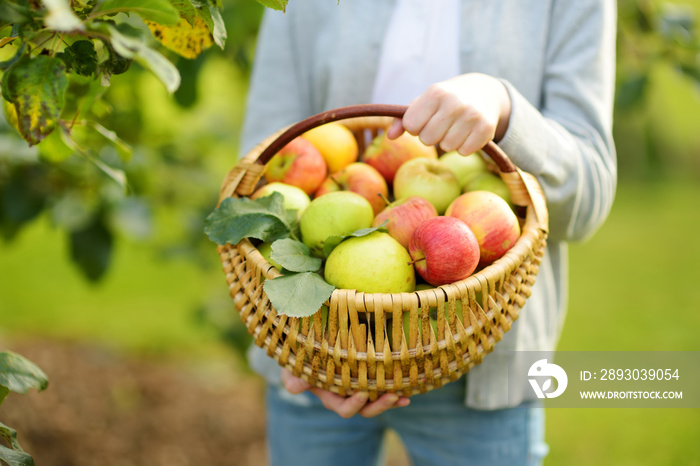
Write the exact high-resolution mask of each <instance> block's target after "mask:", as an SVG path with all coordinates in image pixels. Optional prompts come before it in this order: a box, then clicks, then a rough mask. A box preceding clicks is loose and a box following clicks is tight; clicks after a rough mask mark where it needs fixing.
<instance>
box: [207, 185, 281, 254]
mask: <svg viewBox="0 0 700 466" xmlns="http://www.w3.org/2000/svg"><path fill="white" fill-rule="evenodd" d="M283 201H284V197H283V196H282V195H281V194H280V193H273V194H272V195H271V196H265V197H262V198H260V199H256V200H251V199H248V198H234V197H230V198H228V199H224V201H223V202H222V203H221V205H220V206H219V207H217V208H216V209H214V211H213V212H212V213H211V214H209V216H208V217H207V218H206V219H205V220H204V232H205V233H206V234H207V236H208V237H209V239H210V240H212V241H213V242H215V243H216V244H226V243H230V244H237V243H239V242H240V241H241V240H242V239H243V238H255V239H259V240H261V241H265V242H272V241H275V240H277V239H282V238H288V237H289V236H290V232H291V231H293V225H290V223H289V221H288V216H287V213H286V211H285V209H284V204H283Z"/></svg>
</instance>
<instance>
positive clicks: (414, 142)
mask: <svg viewBox="0 0 700 466" xmlns="http://www.w3.org/2000/svg"><path fill="white" fill-rule="evenodd" d="M418 157H421V158H422V157H425V158H428V159H437V150H435V147H433V146H426V145H425V144H423V143H422V142H421V141H420V139H419V138H418V137H417V136H413V135H411V134H409V133H403V134H402V135H401V136H399V137H398V138H396V139H389V138H387V137H386V133H381V134H379V135H378V136H376V137H375V138H374V139H373V140H372V143H371V144H370V145H369V147H367V149H366V150H365V153H364V154H363V156H362V161H363V162H365V163H368V164H369V165H372V166H373V167H374V168H376V169H377V171H379V173H381V174H382V176H383V177H384V179H385V180H386V182H387V183H389V184H392V183H393V182H394V176H395V175H396V171H397V170H398V169H399V167H400V166H401V165H403V163H404V162H406V161H408V160H411V159H414V158H418Z"/></svg>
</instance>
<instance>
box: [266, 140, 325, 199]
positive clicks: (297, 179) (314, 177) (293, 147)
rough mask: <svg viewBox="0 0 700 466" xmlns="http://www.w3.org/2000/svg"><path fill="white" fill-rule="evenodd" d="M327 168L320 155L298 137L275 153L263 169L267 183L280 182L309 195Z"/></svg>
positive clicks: (314, 189)
mask: <svg viewBox="0 0 700 466" xmlns="http://www.w3.org/2000/svg"><path fill="white" fill-rule="evenodd" d="M326 174H327V167H326V162H325V161H324V160H323V156H322V155H321V153H320V152H319V151H318V149H316V148H315V147H314V145H313V144H311V143H310V142H309V141H307V140H306V139H304V138H303V137H301V136H299V137H296V138H294V139H293V140H292V141H291V142H290V143H289V144H287V145H286V146H284V147H283V148H282V149H280V151H279V152H277V153H276V154H275V155H274V156H273V157H272V159H270V161H269V162H268V163H267V166H266V167H265V179H266V180H267V181H268V183H272V182H274V181H281V182H282V183H286V184H291V185H292V186H297V187H299V188H301V189H302V190H303V191H304V192H305V193H306V194H308V195H311V194H313V192H314V191H316V189H317V188H318V187H319V186H320V185H321V183H323V180H324V179H325V178H326Z"/></svg>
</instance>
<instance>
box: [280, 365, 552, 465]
mask: <svg viewBox="0 0 700 466" xmlns="http://www.w3.org/2000/svg"><path fill="white" fill-rule="evenodd" d="M464 380H465V378H464V377H463V378H462V379H460V380H458V381H456V382H452V383H450V384H447V385H445V386H444V387H442V388H440V389H438V390H433V391H430V392H428V393H426V394H421V395H415V396H412V397H411V404H410V405H409V406H407V407H405V408H394V409H390V410H388V411H385V412H384V413H382V414H381V415H379V416H377V417H374V418H370V419H366V418H364V417H362V416H360V415H356V416H354V417H352V418H350V419H344V418H341V417H340V416H338V415H337V414H336V413H334V412H332V411H328V410H327V409H326V408H324V406H323V405H322V404H321V402H320V401H319V400H318V398H316V397H315V396H314V395H313V394H311V393H308V392H305V393H302V394H300V395H291V394H289V393H288V392H287V391H286V390H285V389H284V387H279V386H274V385H269V386H268V387H267V439H268V453H269V458H270V465H271V466H297V465H299V466H326V465H334V466H345V465H347V466H373V465H380V464H382V461H383V458H382V456H383V453H382V446H383V439H384V434H385V431H386V430H387V429H393V430H394V431H395V432H396V433H397V434H398V435H399V437H401V440H402V441H403V444H404V446H405V448H406V451H407V452H408V455H409V456H410V458H411V461H412V463H413V466H424V465H425V466H427V465H436V466H451V465H455V466H457V465H459V466H462V465H464V466H466V465H489V466H497V465H507V466H519V465H523V466H525V465H527V466H530V465H539V464H541V463H542V459H543V458H544V456H545V455H546V454H547V451H548V447H547V444H546V443H545V442H544V408H543V407H542V405H541V404H540V403H539V402H525V403H523V404H522V405H520V406H518V407H516V408H509V409H501V410H495V411H481V410H474V409H470V408H468V407H466V406H465V405H464V399H465V396H464V391H465V388H466V386H465V382H464Z"/></svg>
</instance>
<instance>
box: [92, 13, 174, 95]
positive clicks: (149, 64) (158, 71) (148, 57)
mask: <svg viewBox="0 0 700 466" xmlns="http://www.w3.org/2000/svg"><path fill="white" fill-rule="evenodd" d="M105 28H106V30H107V32H108V33H109V35H110V36H111V39H112V48H113V49H114V51H115V52H117V53H118V54H119V55H121V56H122V57H124V58H131V59H133V60H134V61H136V62H137V63H139V64H140V65H141V66H143V67H144V68H146V69H147V70H149V71H150V72H152V73H153V74H155V75H156V77H157V78H158V79H159V80H160V81H161V82H162V83H163V84H164V85H165V88H166V89H167V90H168V92H171V93H172V92H175V91H176V90H177V88H178V87H180V73H179V72H178V71H177V68H176V67H175V65H173V64H172V63H171V62H170V61H168V59H167V58H165V57H164V56H163V55H161V54H160V53H158V52H156V51H155V50H153V49H152V48H150V47H148V46H147V45H146V44H145V43H144V42H143V41H142V40H140V39H138V38H135V37H130V36H128V35H126V34H122V33H121V32H120V31H119V30H118V29H117V28H116V27H114V26H112V25H109V24H108V25H106V26H105Z"/></svg>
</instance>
